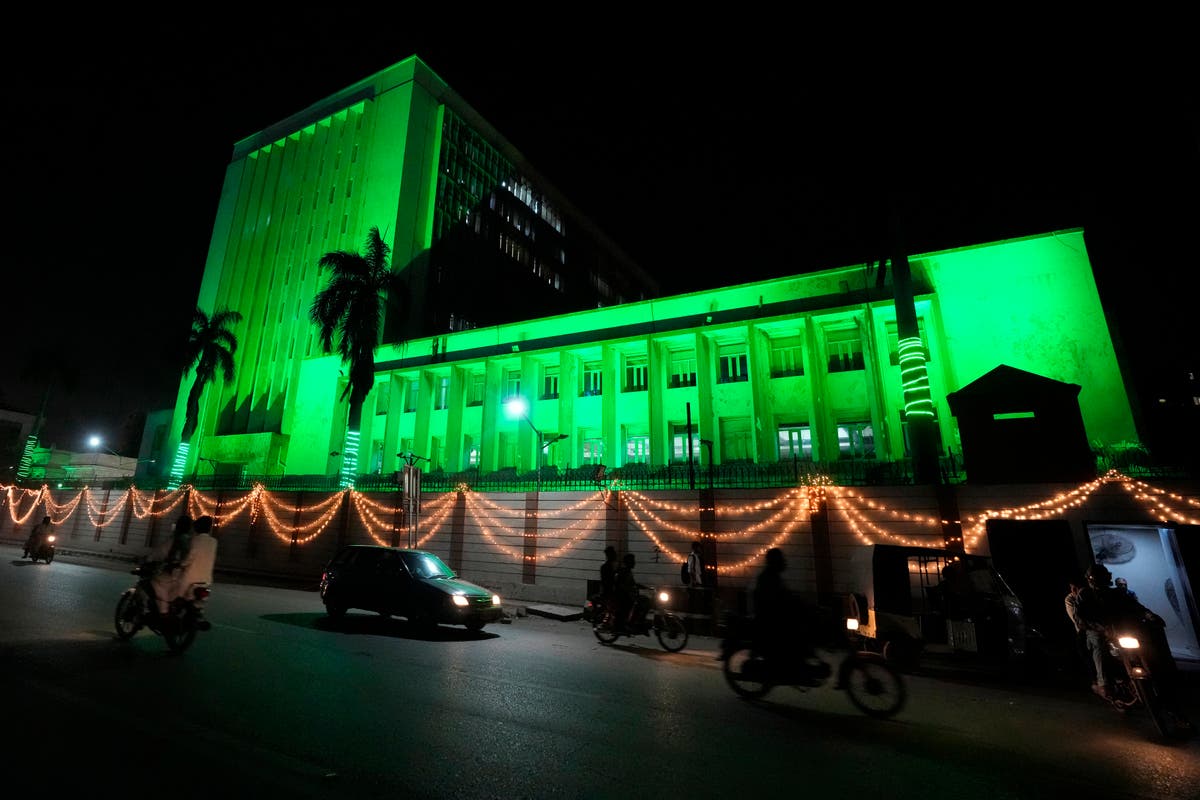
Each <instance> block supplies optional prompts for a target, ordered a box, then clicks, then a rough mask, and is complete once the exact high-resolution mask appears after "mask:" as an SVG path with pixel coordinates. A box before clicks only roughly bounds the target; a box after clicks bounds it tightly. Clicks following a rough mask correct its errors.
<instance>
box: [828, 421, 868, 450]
mask: <svg viewBox="0 0 1200 800" xmlns="http://www.w3.org/2000/svg"><path fill="white" fill-rule="evenodd" d="M837 435H838V456H839V457H840V458H874V457H875V428H874V427H873V426H872V425H871V423H869V422H840V423H838V426H837Z"/></svg>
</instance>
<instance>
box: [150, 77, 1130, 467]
mask: <svg viewBox="0 0 1200 800" xmlns="http://www.w3.org/2000/svg"><path fill="white" fill-rule="evenodd" d="M372 225H377V226H378V227H379V228H380V230H381V232H382V233H383V235H384V238H385V240H386V241H387V242H388V244H389V245H390V246H391V247H392V252H393V256H392V265H393V268H394V269H397V270H400V271H402V272H404V273H405V274H407V276H408V278H409V285H410V287H411V288H412V291H411V292H410V295H409V298H408V305H407V306H406V307H393V308H390V309H389V311H388V314H387V317H386V318H385V321H384V326H383V341H382V342H381V346H380V347H379V349H378V351H377V352H376V359H375V361H376V367H375V369H376V374H375V385H374V389H373V390H372V391H371V393H370V394H369V395H368V397H367V400H366V403H365V405H364V408H363V415H362V426H361V445H360V447H359V452H358V465H357V470H356V472H358V473H360V474H361V473H380V474H385V475H386V474H390V473H392V472H394V471H396V470H397V469H398V468H399V467H400V465H401V464H402V463H403V462H402V460H401V458H400V456H399V454H401V453H415V454H417V455H418V456H421V457H424V458H427V459H428V462H423V464H422V465H423V467H424V468H426V469H443V470H446V471H449V472H457V471H461V470H465V469H468V468H478V469H479V470H480V471H483V472H488V471H494V470H500V469H504V468H513V469H515V470H516V471H517V472H528V471H530V470H533V469H534V468H535V466H536V465H537V464H538V461H539V453H541V456H540V458H541V460H542V463H544V464H546V465H553V466H556V467H559V468H562V469H566V468H573V467H581V466H584V465H588V464H601V463H603V464H605V465H606V466H609V467H619V466H622V465H626V464H631V463H645V464H647V465H648V466H661V465H664V464H667V463H673V462H681V461H685V460H686V459H687V458H688V455H689V441H688V430H689V427H688V425H689V423H690V425H691V428H690V430H691V431H692V441H691V442H690V447H691V450H692V452H694V454H695V456H696V458H697V460H698V461H699V462H700V463H704V462H707V460H708V458H709V454H710V452H711V458H712V459H713V461H714V462H715V463H721V464H728V463H735V462H739V461H746V462H755V463H771V462H777V461H790V460H815V461H832V460H839V459H875V460H879V461H898V460H902V459H905V458H907V457H908V454H909V453H910V446H909V442H908V417H909V415H915V414H922V415H925V416H926V417H928V415H930V414H932V416H933V419H934V429H935V431H936V436H937V437H938V439H939V441H938V443H937V447H938V450H939V452H943V453H944V452H945V451H946V450H947V449H950V450H952V451H954V452H960V440H959V436H958V427H957V423H956V420H955V418H954V417H953V416H952V414H951V413H950V408H949V406H948V404H947V400H946V397H947V395H948V394H950V393H953V392H955V391H957V390H959V389H961V388H963V387H964V386H967V385H968V384H970V383H971V382H972V381H975V380H976V379H978V378H980V377H981V376H983V375H985V374H987V373H988V372H990V371H991V370H993V369H995V368H996V367H997V366H1000V365H1007V366H1008V367H1012V368H1015V369H1018V370H1024V371H1027V372H1030V373H1034V374H1036V375H1040V376H1044V377H1046V378H1050V379H1053V380H1055V381H1062V382H1065V383H1068V384H1078V385H1079V386H1081V387H1082V388H1081V390H1080V392H1079V406H1080V411H1081V414H1082V418H1083V423H1084V426H1085V428H1086V434H1087V437H1088V440H1089V441H1090V442H1091V443H1092V444H1093V445H1097V446H1098V445H1104V444H1110V443H1114V442H1118V441H1122V440H1130V439H1135V438H1136V435H1135V430H1134V423H1133V416H1132V413H1131V410H1130V404H1129V400H1128V397H1127V394H1126V390H1125V387H1124V384H1123V381H1122V378H1121V375H1120V372H1119V370H1118V366H1117V359H1116V355H1115V352H1114V349H1113V345H1112V339H1111V336H1110V334H1109V331H1108V328H1107V325H1106V322H1105V317H1104V312H1103V309H1102V308H1101V305H1100V299H1099V295H1098V292H1097V289H1096V284H1095V280H1094V277H1093V274H1092V269H1091V265H1090V263H1089V260H1088V256H1087V250H1086V247H1085V245H1084V240H1083V235H1082V233H1081V231H1078V230H1068V231H1058V232H1054V233H1048V234H1046V235H1041V236H1031V237H1028V238H1022V239H1015V240H1010V241H1004V242H996V243H989V244H981V245H978V246H973V247H967V248H961V249H957V250H952V251H945V252H939V253H929V254H921V255H915V256H911V257H910V264H911V274H912V290H913V296H914V299H915V308H916V314H917V319H918V328H919V332H920V341H919V342H916V341H906V342H901V341H899V339H900V337H899V335H898V333H897V326H896V309H895V293H894V288H893V285H892V283H891V276H892V274H893V273H894V270H886V271H884V273H883V274H882V275H881V274H880V273H879V272H878V271H877V268H876V267H875V266H874V265H857V266H847V267H841V268H836V269H829V270H826V271H822V272H818V273H810V274H804V275H796V276H787V277H780V278H778V279H774V280H768V281H761V282H757V283H751V284H745V285H739V286H730V287H727V288H722V289H717V290H713V291H706V292H700V293H694V294H687V295H681V296H674V297H665V298H663V297H658V296H657V289H656V286H655V284H654V282H653V281H652V280H650V279H649V278H647V277H646V276H645V274H644V273H643V272H642V271H641V270H640V269H639V268H638V267H637V266H636V265H634V264H632V263H631V262H629V260H628V259H627V258H625V257H624V256H623V255H621V253H620V251H619V249H618V248H616V247H615V246H613V245H612V244H611V243H610V242H608V240H607V239H606V238H605V237H604V236H603V235H602V234H601V233H599V232H598V231H596V230H595V229H594V228H593V227H591V226H590V225H589V224H588V223H587V221H586V220H585V219H583V218H582V216H581V215H579V214H578V213H577V212H576V211H575V210H574V209H573V208H572V207H571V206H570V204H569V203H567V202H566V201H565V200H564V199H563V198H562V197H561V196H560V195H559V194H558V193H557V192H555V191H554V190H553V189H552V188H551V187H550V186H549V185H548V184H547V183H546V182H545V181H543V180H542V179H540V178H539V177H538V176H537V174H536V172H535V171H534V170H533V168H532V167H530V166H529V165H527V164H526V163H525V162H524V160H523V159H522V158H521V157H520V155H519V154H518V153H517V152H516V151H515V150H514V149H513V148H512V147H511V146H510V145H508V144H507V143H506V142H504V140H503V139H502V138H501V137H500V136H499V135H498V134H497V133H496V132H495V131H494V130H492V128H491V127H490V126H489V125H488V124H487V123H486V122H484V121H483V120H482V119H480V118H479V117H478V115H477V114H475V113H474V112H473V111H471V110H470V108H469V107H467V106H466V105H465V104H464V103H463V102H462V101H461V99H459V98H458V97H457V95H455V94H454V93H453V92H452V91H451V90H450V89H449V88H447V87H446V86H445V85H444V84H443V83H442V82H441V81H440V80H439V79H438V78H437V77H436V76H435V75H434V74H433V73H432V72H431V71H429V70H428V68H427V67H425V66H424V65H423V64H422V63H421V62H420V61H418V60H416V59H415V58H414V59H409V60H407V61H404V62H401V63H400V64H398V65H396V66H394V67H392V68H390V69H388V70H385V71H384V72H381V73H379V74H378V75H376V76H373V77H372V78H370V79H368V80H366V81H363V82H361V83H359V84H357V85H355V86H353V87H350V88H349V89H347V90H345V91H344V92H341V93H339V94H338V95H335V96H334V97H331V98H328V99H327V100H325V101H323V102H322V103H319V104H317V105H315V106H313V107H311V108H310V109H308V110H306V111H304V112H301V113H300V114H297V115H296V116H294V117H292V118H290V119H289V120H285V121H284V122H282V123H280V124H279V125H277V126H275V127H274V128H272V129H270V130H268V131H264V132H262V133H260V134H257V135H255V136H253V137H250V138H248V139H246V140H244V141H242V142H240V143H238V145H237V146H236V147H235V150H234V158H233V162H232V163H231V164H230V166H229V168H228V170H227V173H226V180H225V187H224V191H223V193H222V196H221V201H220V206H219V210H218V214H217V222H216V227H215V230H214V235H213V242H212V246H211V249H210V252H209V256H208V262H207V264H206V269H205V274H204V279H203V283H202V285H201V289H200V296H199V301H198V302H199V305H200V306H201V307H202V308H204V309H205V310H207V311H211V310H212V309H214V308H230V309H234V310H237V311H240V312H241V313H242V315H243V317H244V319H243V322H242V323H241V324H240V326H239V328H238V332H237V334H238V338H239V348H238V351H237V356H238V359H239V361H238V364H237V375H236V378H235V380H234V381H233V382H232V383H231V384H223V383H221V382H219V381H218V382H214V383H213V384H212V385H211V386H210V387H209V389H208V390H207V393H206V395H205V397H204V400H203V402H202V405H201V416H200V424H199V428H198V431H197V434H196V435H195V436H194V437H193V439H192V449H191V452H190V453H189V455H188V459H189V466H188V471H193V470H194V468H195V467H194V465H195V463H196V459H197V457H202V458H203V459H205V460H206V461H207V462H208V463H210V464H214V465H217V468H218V469H219V470H220V471H226V472H232V471H241V472H244V473H247V474H257V475H272V474H273V475H278V474H290V475H314V474H324V475H333V474H335V473H337V472H339V471H340V470H341V467H342V465H341V462H340V460H339V459H340V458H341V457H342V453H341V451H342V450H343V449H344V446H343V442H344V441H345V435H346V419H347V410H348V409H347V405H346V404H345V402H343V401H342V400H341V397H342V392H343V389H344V388H345V383H344V381H345V378H344V377H343V375H342V374H341V373H342V372H344V365H343V364H342V362H341V361H340V359H339V358H338V357H337V356H329V355H325V354H323V353H322V352H321V351H320V349H319V346H318V343H317V341H316V337H315V331H316V328H315V326H313V325H312V324H311V323H310V322H309V320H308V313H307V312H308V308H309V305H310V304H311V302H312V299H313V297H314V295H315V294H316V292H317V291H319V290H320V288H322V285H323V284H322V276H321V275H320V274H318V273H319V271H318V269H317V267H316V264H317V261H318V260H319V259H320V257H321V256H322V255H323V254H324V253H326V252H329V251H333V250H357V249H358V248H359V246H360V245H361V243H362V242H363V239H364V237H365V235H366V232H367V230H368V229H369V228H370V227H371V226H372ZM648 267H649V271H650V272H653V269H654V265H648ZM547 312H549V315H548V313H547ZM921 364H923V365H924V367H925V373H926V375H920V374H919V371H918V372H917V373H916V374H917V375H918V381H916V384H917V385H916V389H915V390H914V386H913V385H910V386H909V387H908V388H909V394H908V397H907V398H906V396H905V391H904V386H903V381H902V374H907V373H906V372H905V371H906V370H907V369H908V368H911V367H912V366H914V365H917V366H919V365H921ZM926 379H927V381H928V390H927V391H926V389H925V384H924V381H925V380H926ZM190 381H191V377H190V376H188V377H187V378H186V379H185V380H184V381H183V383H182V384H181V387H180V392H179V396H178V401H177V403H176V411H175V423H174V424H173V426H172V434H173V436H174V437H175V440H176V441H177V440H178V437H179V429H180V427H181V425H182V419H183V411H184V401H185V398H186V395H187V391H188V388H189V387H190V385H191V384H190ZM514 396H516V397H520V398H523V400H524V401H525V403H526V404H527V405H526V408H527V412H526V414H525V415H520V414H518V415H515V416H514V415H511V414H510V413H506V410H505V406H506V401H507V400H509V399H511V398H512V397H514ZM906 399H907V406H906ZM1021 410H1023V409H1014V411H1021ZM543 445H544V446H543ZM1014 446H1021V447H1026V448H1028V450H1029V451H1030V453H1031V454H1033V453H1036V451H1037V448H1038V446H1039V443H1038V442H1015V443H1014Z"/></svg>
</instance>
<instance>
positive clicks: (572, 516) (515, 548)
mask: <svg viewBox="0 0 1200 800" xmlns="http://www.w3.org/2000/svg"><path fill="white" fill-rule="evenodd" d="M1110 483H1116V484H1118V485H1119V486H1120V487H1121V488H1122V489H1123V490H1124V491H1125V492H1126V493H1128V495H1129V496H1130V497H1131V498H1133V499H1134V500H1135V501H1136V502H1138V503H1139V504H1141V505H1142V506H1143V507H1144V508H1145V509H1146V512H1147V515H1148V517H1149V518H1150V519H1152V520H1154V521H1156V522H1162V523H1176V524H1183V525H1200V500H1198V499H1197V498H1195V497H1185V496H1183V495H1180V494H1176V493H1174V492H1168V491H1166V490H1163V489H1160V488H1158V487H1155V486H1152V485H1150V484H1148V483H1146V482H1144V481H1141V480H1137V479H1134V478H1131V477H1129V476H1127V475H1124V474H1122V473H1120V472H1118V471H1117V470H1110V471H1109V472H1107V473H1105V474H1104V475H1103V476H1101V477H1099V478H1096V479H1095V480H1092V481H1088V482H1086V483H1082V484H1080V485H1079V486H1077V487H1075V488H1073V489H1071V490H1070V491H1064V492H1060V493H1058V494H1055V495H1054V496H1052V497H1048V498H1046V499H1044V500H1040V501H1038V502H1036V503H1030V504H1028V505H1024V506H1015V507H1010V508H999V509H985V510H984V511H981V512H980V513H978V514H973V515H966V516H965V517H964V518H963V519H962V520H954V521H948V520H944V519H939V518H937V517H933V516H928V515H921V514H914V513H911V512H907V511H901V510H898V509H894V508H889V507H888V506H887V505H885V504H884V503H882V502H880V501H877V500H873V499H871V498H869V497H865V496H864V495H862V494H861V493H859V492H857V491H855V490H853V489H850V488H848V487H844V486H835V485H833V484H832V483H831V482H830V481H829V479H828V478H826V477H817V478H814V479H810V481H809V482H806V483H805V484H803V485H801V486H798V487H794V488H791V489H788V490H786V491H784V492H781V493H780V494H778V495H776V496H774V497H770V498H767V499H763V500H758V501H755V502H751V503H745V504H742V505H720V506H717V507H715V508H713V509H712V511H713V514H714V517H715V518H716V520H717V527H719V528H721V530H715V531H714V530H703V529H701V528H699V527H693V526H691V525H688V524H687V523H685V522H681V521H679V520H678V519H672V518H671V516H673V515H674V516H690V515H694V514H695V513H696V506H695V505H694V504H691V505H689V504H685V503H679V502H674V501H669V500H662V499H658V498H655V497H652V496H650V495H647V494H645V493H642V492H638V491H635V490H633V489H624V488H622V486H621V484H620V481H619V480H614V481H612V482H611V483H609V484H608V486H606V487H604V488H603V489H600V490H598V491H596V492H593V493H591V494H589V495H587V496H586V497H584V498H582V499H580V500H578V501H576V502H573V503H570V504H567V505H562V506H556V507H553V508H545V509H538V510H537V511H529V510H526V509H524V508H519V507H518V508H514V507H508V506H504V505H502V504H500V503H497V502H495V501H494V500H492V499H490V498H489V497H487V496H485V495H483V494H480V493H478V492H474V491H472V490H471V489H470V487H468V486H466V485H461V486H459V487H457V491H455V492H447V493H443V494H441V495H439V496H438V497H436V498H435V499H432V500H430V501H428V502H424V503H423V504H422V511H421V514H420V515H419V516H418V518H417V520H416V524H415V525H414V526H413V527H412V531H411V532H412V533H414V534H415V537H416V538H415V540H413V544H414V546H416V547H424V546H425V545H426V543H428V542H429V541H430V540H431V539H432V538H433V537H434V536H436V535H437V534H439V533H440V532H442V531H443V530H445V528H446V521H447V519H449V517H450V514H451V512H452V511H453V510H454V508H455V505H456V503H455V500H456V499H457V497H459V496H460V495H461V496H462V497H463V498H464V503H463V506H464V508H465V511H466V514H467V515H468V516H469V517H470V519H471V521H472V522H473V523H474V525H475V527H476V528H477V529H478V530H479V531H480V533H481V535H482V536H483V539H484V540H485V541H486V542H488V544H489V545H490V546H491V547H493V548H494V549H495V550H497V551H498V552H500V553H503V554H504V555H506V556H508V557H509V558H512V559H514V560H517V561H521V562H525V563H528V562H549V561H553V560H555V559H558V558H562V557H563V556H565V555H566V554H567V553H568V552H569V551H571V550H572V549H574V548H575V547H577V546H578V545H579V544H580V543H581V542H583V541H586V540H587V539H589V538H590V537H591V536H592V534H594V533H596V532H597V531H598V530H602V529H603V522H604V520H605V518H606V511H607V509H608V508H609V507H610V504H611V500H612V496H613V494H614V493H616V492H620V493H621V497H622V499H623V500H624V501H625V502H624V507H625V510H626V512H627V514H628V517H629V520H630V521H632V522H633V524H634V526H636V527H637V529H638V530H639V531H641V533H642V534H643V535H644V536H645V537H646V538H647V539H648V540H649V541H650V542H652V543H653V545H654V547H655V548H656V551H657V552H658V553H659V554H660V555H661V556H663V557H665V558H666V559H668V560H670V561H675V562H682V561H683V560H684V559H685V558H687V550H686V546H685V547H679V546H678V545H675V546H673V545H672V544H671V543H670V542H668V541H667V540H666V538H665V537H664V535H663V534H664V533H670V534H672V535H673V536H677V537H679V540H680V541H682V542H685V543H688V544H690V542H691V541H693V540H697V539H700V540H710V541H715V542H726V543H729V544H737V545H739V546H740V547H739V549H740V550H741V551H742V553H743V554H744V557H743V558H741V559H740V560H737V561H728V562H725V563H722V564H721V565H720V567H719V571H720V572H722V573H738V572H740V571H742V570H744V569H746V568H748V567H751V566H753V565H756V564H758V563H761V558H762V556H763V555H764V554H765V553H766V552H767V550H768V549H770V548H772V547H779V546H780V545H782V544H783V543H785V542H786V541H787V540H788V539H789V538H791V537H792V536H798V535H800V533H798V529H800V527H801V526H802V525H804V524H805V523H808V522H810V521H811V520H812V515H813V514H814V513H816V512H818V511H819V510H820V509H822V508H824V509H826V510H827V512H828V513H831V514H832V513H833V512H840V515H841V519H842V520H844V521H845V524H846V525H847V527H848V528H849V530H850V532H851V533H852V534H853V535H854V536H855V537H856V538H857V539H858V540H859V541H861V542H863V543H864V544H876V543H879V542H887V543H891V544H903V545H909V546H916V547H941V546H943V544H944V541H945V540H944V538H943V535H944V534H943V531H944V530H945V529H946V527H947V525H948V524H950V523H951V522H954V523H957V524H960V525H961V526H962V528H963V530H964V531H965V535H964V545H965V549H966V550H967V551H968V552H970V551H972V550H974V549H975V548H976V547H978V545H979V544H980V542H981V540H982V539H983V536H984V534H985V532H986V524H987V521H988V520H989V519H1011V520H1040V519H1050V518H1054V517H1060V516H1062V515H1063V514H1065V513H1068V512H1070V511H1072V510H1073V509H1077V508H1079V507H1081V506H1083V505H1084V504H1085V503H1087V502H1088V500H1089V498H1091V497H1092V495H1094V494H1095V493H1096V492H1097V491H1098V490H1100V489H1101V488H1102V487H1104V486H1105V485H1107V484H1110ZM0 499H2V500H3V505H4V506H5V508H7V510H8V516H9V519H11V520H12V521H13V523H14V524H15V525H25V524H26V523H28V522H29V521H30V519H31V518H33V517H34V515H35V514H36V513H37V509H38V508H39V507H42V508H44V509H45V514H46V515H48V516H49V517H50V521H51V523H52V524H54V525H62V524H63V523H65V522H67V521H68V520H70V519H71V518H72V517H73V516H74V515H75V514H76V513H78V512H80V509H81V508H82V510H83V511H82V513H84V514H85V515H86V516H87V520H88V524H89V525H91V526H92V527H95V528H97V529H100V528H106V527H108V526H110V525H112V524H114V523H116V522H118V521H119V520H122V519H125V518H126V516H127V515H129V516H132V517H134V518H136V519H138V520H145V519H150V518H157V519H161V518H163V517H168V516H174V515H177V514H180V513H183V512H184V510H185V509H186V513H188V514H189V515H191V516H192V517H199V516H203V515H208V516H212V517H214V518H215V519H216V520H217V522H218V524H228V523H229V522H230V521H231V520H233V519H234V518H236V517H238V516H240V515H242V514H248V515H249V520H250V524H251V525H258V526H259V527H260V528H265V529H266V530H267V531H269V532H270V533H271V534H272V535H273V536H275V537H276V538H278V539H279V540H280V541H282V542H286V543H289V544H292V545H301V546H302V545H305V544H308V543H310V542H312V541H314V540H316V539H317V538H318V537H320V536H321V535H322V534H323V533H325V531H326V530H327V529H328V528H329V526H330V524H331V523H332V522H333V521H334V520H335V519H336V518H337V515H338V512H339V511H340V510H341V509H342V508H343V503H347V504H348V506H349V508H350V510H351V511H353V513H354V514H355V516H356V517H357V519H358V521H359V523H360V524H361V526H362V527H363V529H364V530H365V531H366V532H367V535H368V536H369V537H370V538H371V539H372V540H373V541H374V542H376V543H378V544H381V545H388V544H390V543H391V541H392V540H393V538H394V537H396V536H398V535H399V534H400V533H402V532H406V531H407V527H406V526H407V524H408V523H407V522H406V520H405V516H404V513H403V507H402V506H401V505H392V504H390V503H387V502H383V501H381V500H379V499H376V498H373V497H371V496H369V495H366V494H363V493H362V492H358V491H356V490H355V489H353V488H352V487H348V488H346V489H343V490H342V491H339V492H334V493H332V494H330V495H329V496H328V497H326V498H324V499H322V500H319V501H317V502H314V503H311V504H307V505H301V504H292V503H288V502H286V501H285V500H284V499H283V498H282V497H281V496H280V494H279V493H276V492H271V491H268V490H267V489H266V488H264V487H263V486H262V485H261V484H256V485H255V486H254V487H253V488H252V489H251V490H250V491H248V492H247V493H246V494H245V495H242V496H240V497H232V498H230V497H223V496H218V497H213V496H211V495H208V494H205V493H203V492H201V491H199V490H198V489H196V488H195V487H193V486H191V485H184V486H180V487H178V488H175V489H171V490H167V491H165V492H164V491H151V490H139V489H138V488H137V487H135V486H131V487H129V488H128V489H126V490H125V491H124V492H123V493H121V494H120V495H119V496H117V497H115V498H113V497H111V495H110V493H108V492H106V493H104V495H103V496H99V495H98V494H97V493H95V492H93V491H92V490H91V489H90V488H88V487H84V488H83V489H81V490H80V492H79V493H78V494H77V495H75V496H74V497H73V498H71V499H70V500H67V501H64V502H59V501H57V500H55V498H54V496H53V495H52V494H51V492H50V488H49V487H48V486H42V487H41V488H39V489H30V488H25V487H21V486H16V485H4V484H0ZM397 500H398V501H399V500H400V498H399V496H397ZM764 513H765V514H766V516H762V515H763V514H764ZM531 519H532V520H533V525H530V524H529V523H530V520H531ZM550 519H558V520H561V521H563V522H565V524H561V525H558V526H557V527H554V528H553V530H552V531H547V532H546V533H544V534H543V533H541V532H540V528H541V527H542V526H541V525H540V524H538V521H540V520H550ZM882 519H886V520H890V521H892V522H893V523H895V524H896V525H898V526H902V527H903V528H904V530H905V531H906V532H903V533H902V532H900V531H899V530H897V529H896V528H895V527H893V529H891V530H889V529H888V528H886V527H885V523H884V522H883V521H882ZM567 520H569V521H567ZM914 529H915V530H916V531H917V532H916V533H914V532H913V531H914ZM924 532H927V533H924ZM764 536H766V538H767V541H765V542H764V541H762V538H763V537H764ZM531 537H532V538H534V539H536V540H538V541H539V542H543V541H544V542H546V543H549V542H555V543H556V545H555V546H554V547H545V545H541V546H538V547H533V548H527V547H526V544H527V540H528V539H530V538H531ZM747 545H748V546H749V547H750V548H751V549H750V550H749V551H746V550H744V548H745V547H746V546H747Z"/></svg>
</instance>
